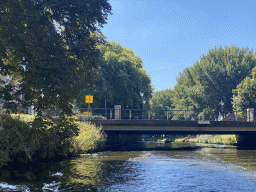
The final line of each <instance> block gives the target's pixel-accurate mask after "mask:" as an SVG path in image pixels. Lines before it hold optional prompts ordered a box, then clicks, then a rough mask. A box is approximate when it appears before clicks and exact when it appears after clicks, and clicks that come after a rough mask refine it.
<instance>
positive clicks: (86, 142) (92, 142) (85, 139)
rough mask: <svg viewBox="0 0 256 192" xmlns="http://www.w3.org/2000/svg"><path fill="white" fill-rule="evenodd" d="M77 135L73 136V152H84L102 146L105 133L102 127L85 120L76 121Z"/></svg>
mask: <svg viewBox="0 0 256 192" xmlns="http://www.w3.org/2000/svg"><path fill="white" fill-rule="evenodd" d="M78 128H79V135H78V136H76V137H74V138H73V150H74V151H73V152H74V153H85V152H92V151H95V150H100V149H102V148H103V145H104V142H105V140H106V135H105V134H104V132H102V131H101V129H102V127H97V126H96V125H94V124H91V123H87V122H80V123H78Z"/></svg>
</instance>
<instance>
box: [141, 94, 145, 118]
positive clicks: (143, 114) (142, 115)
mask: <svg viewBox="0 0 256 192" xmlns="http://www.w3.org/2000/svg"><path fill="white" fill-rule="evenodd" d="M145 104H146V99H145V98H143V114H142V117H143V119H144V105H145Z"/></svg>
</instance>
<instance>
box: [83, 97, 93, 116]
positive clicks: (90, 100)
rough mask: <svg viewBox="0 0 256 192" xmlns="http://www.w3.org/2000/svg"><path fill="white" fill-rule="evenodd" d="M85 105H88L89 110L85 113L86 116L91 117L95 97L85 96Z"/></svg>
mask: <svg viewBox="0 0 256 192" xmlns="http://www.w3.org/2000/svg"><path fill="white" fill-rule="evenodd" d="M85 103H88V110H87V113H84V114H85V115H87V117H91V106H90V104H91V103H93V95H86V96H85ZM88 119H89V118H88Z"/></svg>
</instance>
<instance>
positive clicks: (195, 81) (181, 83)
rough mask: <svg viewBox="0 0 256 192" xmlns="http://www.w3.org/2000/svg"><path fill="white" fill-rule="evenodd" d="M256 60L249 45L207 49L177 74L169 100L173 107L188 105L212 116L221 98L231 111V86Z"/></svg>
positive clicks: (225, 106) (236, 82)
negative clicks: (194, 61) (171, 97)
mask: <svg viewBox="0 0 256 192" xmlns="http://www.w3.org/2000/svg"><path fill="white" fill-rule="evenodd" d="M255 62H256V59H255V53H253V50H249V49H248V48H241V49H239V48H238V47H237V46H236V45H232V46H230V47H224V48H222V47H217V48H216V47H215V48H214V49H210V50H209V51H208V54H207V55H202V57H201V59H200V61H199V62H198V61H197V62H196V63H195V64H194V65H193V66H192V67H189V68H186V69H185V70H184V71H183V72H182V73H181V74H180V75H179V77H178V79H177V81H178V82H177V85H176V86H175V88H174V97H173V100H172V101H173V104H174V106H175V109H183V110H185V109H187V108H188V107H191V108H194V109H197V110H198V114H199V112H200V111H205V114H206V112H207V113H208V118H214V115H217V113H215V114H214V113H213V111H218V110H220V108H221V106H220V102H221V101H223V102H224V109H225V110H229V111H231V110H232V105H231V98H232V95H233V94H232V89H234V88H235V87H236V85H237V84H239V83H240V82H241V81H242V80H243V79H244V78H245V77H246V76H247V75H248V74H249V73H250V72H251V70H252V68H253V67H254V66H255ZM176 116H177V118H178V119H179V115H178V114H176Z"/></svg>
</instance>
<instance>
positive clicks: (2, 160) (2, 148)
mask: <svg viewBox="0 0 256 192" xmlns="http://www.w3.org/2000/svg"><path fill="white" fill-rule="evenodd" d="M0 124H1V125H2V130H1V131H0V167H2V166H3V165H6V164H7V162H8V161H13V160H18V161H20V162H28V161H30V160H31V154H32V153H33V136H32V135H31V131H30V130H31V128H30V126H29V125H28V124H27V123H25V122H24V121H20V120H17V119H14V118H12V117H11V116H10V115H6V114H0ZM21 157H23V158H21Z"/></svg>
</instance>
